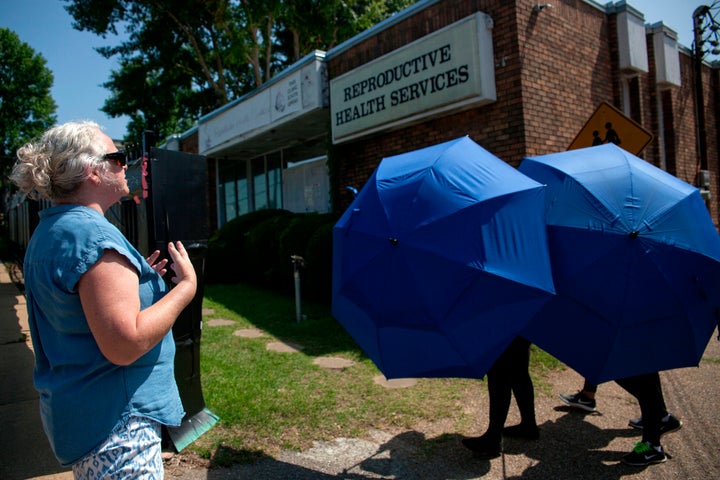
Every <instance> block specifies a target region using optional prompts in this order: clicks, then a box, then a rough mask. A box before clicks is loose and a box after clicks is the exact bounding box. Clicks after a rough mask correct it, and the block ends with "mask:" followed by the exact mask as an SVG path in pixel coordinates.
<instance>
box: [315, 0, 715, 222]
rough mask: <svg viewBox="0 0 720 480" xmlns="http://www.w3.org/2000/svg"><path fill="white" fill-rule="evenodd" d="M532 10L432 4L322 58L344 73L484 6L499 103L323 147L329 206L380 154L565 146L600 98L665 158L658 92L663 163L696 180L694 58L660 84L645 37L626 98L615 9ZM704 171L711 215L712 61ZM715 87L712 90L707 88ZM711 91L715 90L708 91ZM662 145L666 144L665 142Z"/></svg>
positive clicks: (526, 2) (485, 0) (521, 2)
mask: <svg viewBox="0 0 720 480" xmlns="http://www.w3.org/2000/svg"><path fill="white" fill-rule="evenodd" d="M552 3H553V8H552V9H549V8H546V9H544V10H542V11H539V12H538V11H535V9H534V7H535V6H536V5H537V4H538V2H536V1H534V0H518V1H516V2H508V1H505V0H475V1H473V0H453V1H450V0H448V1H442V2H438V3H435V4H432V5H430V6H429V7H428V8H426V9H424V10H422V11H419V12H417V13H416V14H415V15H413V16H412V17H409V18H408V19H406V20H404V21H403V22H401V23H397V24H395V25H393V26H391V27H389V28H387V29H385V30H382V31H379V32H378V33H377V34H376V35H373V36H371V37H368V38H366V39H364V40H363V41H362V42H359V43H357V44H354V45H352V46H351V47H349V48H348V49H347V50H346V51H343V52H342V53H341V54H339V55H337V56H333V57H331V58H330V59H329V60H328V72H329V76H330V78H331V79H332V78H335V77H337V76H339V75H342V74H344V73H346V72H349V71H351V70H353V69H355V68H357V67H359V66H361V65H363V64H365V63H367V62H370V61H372V60H374V59H376V58H378V57H380V56H382V55H385V54H387V53H389V52H391V51H393V50H395V49H397V48H399V47H401V46H403V45H406V44H408V43H410V42H413V41H415V40H417V39H419V38H422V37H423V36H425V35H427V34H429V33H431V32H434V31H436V30H438V29H440V28H442V27H445V26H447V25H449V24H452V23H453V22H456V21H458V20H460V19H462V18H464V17H467V16H468V15H471V14H473V13H475V12H477V11H482V12H484V13H486V14H488V15H490V17H492V19H493V22H494V28H493V32H492V35H493V49H494V57H495V81H496V90H497V101H496V102H494V103H492V104H490V105H485V106H481V107H477V108H474V109H471V110H467V111H463V112H459V113H454V114H450V115H446V116H444V117H442V118H435V119H432V120H429V121H423V122H422V123H419V124H416V125H412V126H408V127H405V128H402V129H398V130H394V131H387V132H383V133H379V134H374V135H371V136H366V137H362V138H358V139H355V140H352V141H350V142H346V143H342V144H339V145H336V146H335V147H334V148H333V151H332V152H331V154H330V157H331V160H330V161H331V163H332V168H333V171H334V172H335V179H336V182H337V184H336V185H335V187H336V188H337V189H338V197H337V202H338V204H337V205H336V208H337V209H339V210H343V209H344V208H346V207H347V205H349V203H350V202H351V201H352V194H351V193H349V191H348V190H346V189H345V186H348V185H350V186H354V187H356V188H358V189H359V188H361V187H362V185H363V184H364V183H365V182H366V181H367V179H368V178H369V176H370V175H371V174H372V172H373V170H374V169H375V168H376V167H377V165H378V164H379V162H380V161H381V160H382V158H383V157H387V156H391V155H396V154H398V153H403V152H406V151H409V150H414V149H418V148H422V147H425V146H428V145H432V144H436V143H440V142H443V141H448V140H451V139H454V138H457V137H459V136H463V135H468V136H470V138H472V139H473V140H474V141H476V142H477V143H479V144H480V145H482V146H483V147H484V148H486V149H487V150H488V151H490V152H491V153H493V154H495V155H496V156H498V157H499V158H501V159H503V160H505V161H507V162H508V163H510V164H511V165H513V166H517V165H519V163H520V162H521V160H522V159H523V157H525V156H532V155H542V154H547V153H552V152H557V151H563V150H566V149H567V147H568V146H569V145H570V143H571V142H572V140H573V139H574V138H575V136H576V135H577V134H578V133H579V132H580V130H581V129H582V128H583V126H584V125H585V123H586V122H587V121H588V119H589V118H590V116H591V115H592V114H593V112H594V111H595V109H596V108H597V107H598V105H599V104H600V103H601V102H607V103H610V104H611V105H614V106H615V107H617V108H618V109H620V110H623V111H625V112H628V113H629V116H630V117H631V118H632V119H633V120H634V121H636V122H637V123H639V124H640V125H641V126H642V127H643V128H644V129H645V130H648V131H650V132H652V133H653V135H654V139H653V140H652V141H651V142H650V144H648V145H647V147H646V148H645V149H644V151H643V152H642V153H641V154H640V156H641V157H642V158H644V159H645V160H647V161H648V162H650V163H652V164H654V165H656V166H662V161H661V160H662V159H661V145H660V143H659V142H660V137H659V135H658V128H659V115H658V106H659V103H658V100H659V99H660V98H662V99H663V100H664V107H665V108H664V110H663V117H664V120H665V122H664V125H665V132H664V134H665V146H666V147H668V146H669V147H670V148H669V150H670V153H671V155H669V156H668V158H667V162H666V163H667V165H666V168H667V170H668V171H670V173H673V174H674V175H676V176H678V177H679V178H681V179H683V180H685V181H687V182H689V183H692V184H696V185H697V182H698V170H699V165H698V163H697V162H698V150H697V136H696V133H695V132H696V120H695V111H694V101H695V99H694V93H693V91H694V90H693V89H694V82H693V74H692V59H691V57H690V56H689V55H688V54H687V52H681V53H680V66H681V72H682V86H681V87H670V88H668V89H666V90H658V88H657V87H656V82H655V71H654V68H653V65H654V59H653V51H652V44H653V42H652V38H651V35H648V36H647V45H648V63H649V65H650V71H649V72H647V73H635V74H632V75H631V77H632V78H631V80H630V82H631V85H632V86H631V90H632V91H633V92H635V95H634V96H633V98H632V101H631V102H630V103H631V105H627V106H623V104H622V103H623V96H622V83H623V82H625V81H627V77H628V74H626V73H623V72H620V71H619V67H618V65H619V59H618V57H619V53H618V41H617V25H616V22H617V13H616V12H613V11H612V9H609V10H608V11H606V10H605V7H601V6H598V5H599V4H594V3H591V2H585V1H583V0H560V1H557V2H552ZM703 80H704V86H705V104H706V123H707V131H708V141H707V143H708V164H709V165H708V169H709V170H710V172H711V199H710V201H709V202H708V206H709V208H710V209H711V213H712V215H713V218H715V219H716V223H717V217H718V212H719V206H720V199H718V196H719V195H720V192H719V191H718V187H717V183H718V176H719V175H718V165H717V163H718V154H717V152H718V136H717V123H716V122H717V120H716V116H717V112H718V103H719V102H720V100H718V94H717V93H715V92H717V90H718V88H717V85H718V69H717V68H715V69H711V68H709V67H708V66H706V67H705V69H704V73H703ZM713 86H714V88H713ZM711 92H712V93H711ZM666 150H668V148H666Z"/></svg>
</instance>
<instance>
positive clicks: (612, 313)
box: [520, 144, 720, 465]
mask: <svg viewBox="0 0 720 480" xmlns="http://www.w3.org/2000/svg"><path fill="white" fill-rule="evenodd" d="M520 171H521V172H522V173H524V174H526V175H528V176H529V177H530V178H533V179H534V180H536V181H538V182H540V183H543V184H545V185H546V186H547V190H546V197H545V199H546V220H547V225H548V242H549V246H550V255H551V262H552V270H553V280H554V282H555V286H556V293H557V295H556V296H555V297H553V298H552V299H551V300H550V302H548V303H547V304H546V305H545V307H543V309H542V310H541V312H540V313H539V314H538V315H537V316H536V317H535V318H534V319H533V320H532V321H531V322H529V323H528V325H527V327H526V328H525V329H524V331H523V332H522V333H521V335H523V336H526V338H528V339H529V340H530V341H532V342H533V343H535V344H536V345H538V346H539V347H540V348H542V349H543V350H545V351H547V352H548V353H550V354H552V355H554V356H555V357H556V358H558V359H560V360H562V361H564V362H565V363H566V364H567V365H569V366H570V367H572V368H574V369H575V370H576V371H578V372H579V373H580V374H581V375H583V376H584V377H585V378H586V379H587V380H589V381H590V382H592V383H595V384H599V383H602V382H605V381H609V380H615V381H617V383H618V384H619V385H620V386H622V387H623V388H625V389H626V390H627V391H628V392H630V393H631V394H632V395H634V396H636V397H637V399H638V402H639V403H640V409H641V414H642V420H643V441H642V442H638V444H637V445H636V446H635V449H634V450H633V452H631V453H629V454H627V455H626V456H625V457H624V458H623V461H624V462H625V463H631V464H633V465H648V464H651V463H659V462H662V461H665V460H666V459H667V455H666V454H665V453H664V452H663V451H662V448H661V447H660V443H659V437H660V432H661V428H662V417H663V416H666V415H667V411H666V409H665V408H664V401H663V397H662V387H661V385H660V381H659V376H658V375H657V372H658V371H661V370H667V369H673V368H681V367H686V366H694V365H697V364H698V363H699V361H700V359H701V357H702V353H703V351H704V350H705V347H706V346H707V343H708V341H709V339H710V337H711V335H712V332H713V331H714V329H715V328H716V326H717V321H718V317H717V312H718V308H719V306H720V237H719V236H718V234H717V230H716V229H715V226H714V225H713V223H712V219H711V218H710V216H709V214H708V211H707V208H706V207H705V204H704V201H703V199H702V197H701V196H700V193H699V191H698V189H697V188H696V187H693V186H691V185H688V184H687V183H685V182H683V181H681V180H679V179H677V178H676V177H674V176H672V175H670V174H668V173H667V172H664V171H662V170H660V169H659V168H657V167H654V166H653V165H651V164H649V163H648V162H646V161H644V160H642V159H640V158H638V157H635V156H634V155H632V154H630V153H628V152H626V151H625V150H623V149H621V148H619V147H617V146H616V145H613V144H607V145H601V146H595V147H589V148H584V149H577V150H571V151H567V152H561V153H555V154H549V155H543V156H538V157H529V158H526V159H524V160H523V162H522V163H521V165H520ZM579 319H580V321H581V323H582V325H583V328H578V327H577V325H578V321H579ZM668 336H670V337H672V338H673V340H674V344H673V348H672V349H668V348H667V347H666V344H665V343H664V342H663V339H665V338H667V337H668Z"/></svg>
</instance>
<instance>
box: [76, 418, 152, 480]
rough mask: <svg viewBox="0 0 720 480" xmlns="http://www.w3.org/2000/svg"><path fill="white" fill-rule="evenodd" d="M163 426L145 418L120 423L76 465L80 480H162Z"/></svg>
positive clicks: (129, 419)
mask: <svg viewBox="0 0 720 480" xmlns="http://www.w3.org/2000/svg"><path fill="white" fill-rule="evenodd" d="M161 440H162V433H161V427H160V424H159V423H158V422H156V421H154V420H150V419H148V418H144V417H129V418H128V419H127V420H125V421H124V422H120V423H119V424H118V425H117V426H116V427H115V428H114V429H113V431H112V432H111V433H110V436H109V437H108V438H107V440H105V442H104V443H103V444H102V445H100V446H99V447H97V448H96V449H95V450H93V451H92V452H90V453H88V454H87V455H85V456H84V457H83V458H81V459H80V460H79V461H78V462H77V463H75V464H73V466H72V471H73V475H74V476H75V479H76V480H99V479H101V478H102V479H112V480H121V479H122V480H129V479H142V480H161V479H162V478H163V462H162V447H161Z"/></svg>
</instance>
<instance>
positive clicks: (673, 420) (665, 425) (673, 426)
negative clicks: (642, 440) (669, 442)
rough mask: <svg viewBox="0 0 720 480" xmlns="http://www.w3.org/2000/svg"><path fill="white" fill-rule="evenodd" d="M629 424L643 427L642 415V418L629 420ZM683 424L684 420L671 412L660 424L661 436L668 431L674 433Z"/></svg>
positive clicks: (637, 427)
mask: <svg viewBox="0 0 720 480" xmlns="http://www.w3.org/2000/svg"><path fill="white" fill-rule="evenodd" d="M628 425H630V426H631V427H632V428H635V429H637V430H642V429H643V420H642V417H640V418H633V419H632V420H630V421H629V422H628ZM682 426H683V423H682V420H680V419H679V418H677V417H676V416H675V415H673V414H672V413H669V414H668V416H667V419H665V418H664V419H663V421H662V423H661V424H660V436H661V437H662V436H663V435H665V434H666V433H672V432H676V431H678V430H680V429H681V428H682Z"/></svg>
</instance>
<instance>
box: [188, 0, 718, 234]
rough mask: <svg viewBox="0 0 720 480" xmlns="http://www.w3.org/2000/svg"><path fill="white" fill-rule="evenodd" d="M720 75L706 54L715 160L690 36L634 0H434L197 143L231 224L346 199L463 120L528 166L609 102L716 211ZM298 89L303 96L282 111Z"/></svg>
mask: <svg viewBox="0 0 720 480" xmlns="http://www.w3.org/2000/svg"><path fill="white" fill-rule="evenodd" d="M718 75H719V71H718V67H717V65H709V64H707V63H705V64H703V67H702V86H703V98H704V105H703V106H702V108H703V112H704V116H705V121H706V131H707V136H706V143H707V156H706V158H707V160H706V161H705V162H704V163H705V164H701V163H702V161H701V158H702V157H701V155H700V152H699V150H698V143H699V142H698V127H697V121H696V118H697V115H696V111H695V101H696V94H695V76H694V64H693V57H692V55H691V52H690V50H688V49H687V47H684V46H680V45H678V44H677V35H676V33H675V32H674V31H673V30H671V29H669V28H667V27H665V26H664V25H663V24H661V23H660V24H655V25H646V24H645V23H644V15H643V13H642V12H639V11H637V10H636V9H634V8H633V7H632V6H630V5H627V4H626V3H625V2H624V1H620V2H615V3H612V2H611V3H608V4H606V5H601V4H599V3H596V2H594V1H591V0H557V1H554V2H552V7H550V6H547V4H539V3H538V2H536V1H534V0H517V1H514V2H509V1H506V0H422V1H419V2H417V3H416V4H415V5H413V6H411V7H410V8H408V9H406V10H404V11H402V12H400V13H398V14H396V15H394V16H393V17H390V18H389V19H387V20H386V21H384V22H382V23H380V24H378V25H376V26H375V27H373V28H371V29H369V30H367V31H365V32H363V33H361V34H360V35H358V36H356V37H354V38H352V39H350V40H348V41H346V42H344V43H343V44H341V45H338V46H337V47H336V48H334V49H332V50H330V51H328V52H315V53H313V54H311V55H310V56H308V57H306V58H305V59H303V60H301V61H300V62H298V64H297V65H294V66H292V67H290V68H289V69H288V70H287V71H286V72H283V73H282V74H280V75H278V76H277V77H276V78H274V79H273V80H272V81H271V82H268V83H267V84H265V85H263V87H261V88H260V89H258V90H257V91H256V92H253V93H252V94H250V95H249V96H248V97H246V98H243V99H240V100H239V101H237V102H235V103H233V104H231V105H228V106H226V107H224V108H223V109H221V111H219V112H214V113H213V114H210V115H208V116H206V117H203V118H201V119H200V121H199V127H198V129H197V130H194V131H192V132H191V133H190V134H189V135H186V136H185V137H188V136H189V137H192V136H197V139H196V140H190V139H188V138H184V139H183V142H184V144H186V145H187V147H183V148H187V149H188V150H194V148H193V146H192V145H193V142H195V145H196V148H197V151H198V152H199V153H201V154H204V155H206V156H207V157H208V158H209V164H210V165H211V167H212V169H213V170H212V172H213V173H212V175H214V177H213V176H211V177H210V178H217V182H216V184H215V188H216V190H217V191H216V193H215V199H216V200H217V210H218V214H217V222H218V225H222V224H223V223H224V222H226V221H227V220H230V219H231V218H232V217H233V216H235V215H240V214H243V213H246V212H247V211H252V210H255V209H260V208H266V207H282V208H288V209H291V210H295V211H313V210H318V211H328V210H329V209H334V210H336V211H342V210H343V209H344V208H346V207H347V205H348V204H349V202H350V201H351V200H352V194H351V193H350V191H349V190H348V189H346V187H347V186H353V187H356V188H360V187H361V186H362V185H363V184H364V182H365V181H366V180H367V178H368V177H369V176H370V174H371V173H372V171H373V170H374V168H375V167H376V166H377V165H378V163H379V162H380V160H381V159H382V158H383V157H387V156H391V155H395V154H398V153H403V152H406V151H410V150H415V149H418V148H422V147H426V146H429V145H432V144H436V143H440V142H444V141H448V140H451V139H454V138H457V137H460V136H463V135H468V136H469V137H470V138H472V139H473V140H474V141H475V142H477V143H478V144H480V145H482V146H483V147H484V148H485V149H487V150H488V151H490V152H492V153H493V154H495V155H496V156H498V157H499V158H501V159H503V160H505V161H507V162H508V163H510V164H512V165H514V166H517V165H518V164H519V163H520V162H521V160H522V159H523V157H525V156H532V155H542V154H547V153H553V152H558V151H564V150H567V149H568V147H569V146H570V145H571V144H572V143H573V141H574V140H577V138H576V137H578V135H579V134H580V133H581V132H582V131H583V129H584V127H585V126H586V124H587V123H588V120H589V119H590V118H591V116H592V115H593V113H594V112H596V109H598V107H599V106H601V105H602V104H607V105H609V106H611V107H613V109H615V110H617V112H618V113H619V114H621V115H623V116H624V117H627V118H629V119H631V120H632V121H633V122H634V123H635V124H636V125H637V127H638V128H639V129H640V130H642V131H644V132H645V133H647V134H649V135H650V137H648V139H649V142H648V143H647V144H646V145H645V146H644V148H643V149H642V151H641V153H640V154H639V156H640V157H642V158H644V159H645V160H646V161H648V162H650V163H652V164H654V165H656V166H659V167H661V168H663V169H665V170H667V171H668V172H670V173H672V174H674V175H676V176H677V177H679V178H681V179H682V180H685V181H687V182H688V183H691V184H694V185H697V186H699V187H702V189H703V190H706V191H707V193H706V194H705V196H706V198H707V199H708V202H707V203H708V207H709V209H710V211H711V214H712V216H713V218H714V219H715V221H716V223H717V221H718V215H719V213H720V190H719V186H718V178H719V166H718V133H717V132H718V130H717V117H718V112H719V111H720V96H719V95H718V81H719V78H718ZM306 90H307V92H306ZM286 98H287V99H292V98H298V99H299V98H302V102H300V100H297V103H296V107H295V108H288V109H285V110H283V111H282V112H281V111H280V110H279V107H280V106H282V107H285V103H283V102H281V101H280V100H281V99H282V100H284V99H286ZM288 105H290V104H288ZM241 118H245V119H250V120H243V121H244V122H245V123H243V121H241V120H240V119H241ZM213 132H216V133H213ZM623 133H624V134H626V138H628V136H629V135H630V133H629V132H627V131H626V132H623ZM634 134H635V133H634V132H633V133H632V135H634ZM650 138H651V140H650ZM621 146H623V145H622V144H621ZM324 176H327V180H325V179H324V178H323V177H324ZM273 189H276V190H277V195H275V196H273V195H272V191H273ZM326 190H327V191H328V194H327V199H326V200H325V199H324V196H325V191H326ZM305 199H307V201H308V202H309V204H303V201H305ZM326 205H327V207H325V206H326ZM318 206H320V207H321V208H319V209H318V208H317V207H318ZM213 220H215V219H213Z"/></svg>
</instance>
